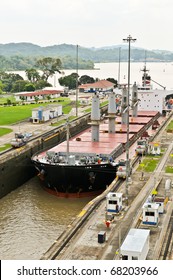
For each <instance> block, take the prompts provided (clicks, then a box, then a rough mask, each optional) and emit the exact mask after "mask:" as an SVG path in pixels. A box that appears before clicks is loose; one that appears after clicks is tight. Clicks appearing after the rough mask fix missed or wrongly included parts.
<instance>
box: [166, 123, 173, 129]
mask: <svg viewBox="0 0 173 280" xmlns="http://www.w3.org/2000/svg"><path fill="white" fill-rule="evenodd" d="M172 130H173V121H170V123H169V124H168V126H167V128H166V131H172Z"/></svg>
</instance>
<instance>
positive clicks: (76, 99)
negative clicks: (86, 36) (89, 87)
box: [76, 45, 78, 117]
mask: <svg viewBox="0 0 173 280" xmlns="http://www.w3.org/2000/svg"><path fill="white" fill-rule="evenodd" d="M76 117H78V45H77V46H76Z"/></svg>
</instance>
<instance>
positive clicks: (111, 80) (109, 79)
mask: <svg viewBox="0 0 173 280" xmlns="http://www.w3.org/2000/svg"><path fill="white" fill-rule="evenodd" d="M106 80H107V81H109V82H111V83H113V84H115V87H117V86H118V82H117V80H115V79H114V78H107V79H106Z"/></svg>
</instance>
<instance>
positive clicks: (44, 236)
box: [0, 177, 90, 260]
mask: <svg viewBox="0 0 173 280" xmlns="http://www.w3.org/2000/svg"><path fill="white" fill-rule="evenodd" d="M89 200H90V199H89V198H84V199H77V198H76V199H65V198H57V197H55V196H53V195H50V194H48V193H47V192H46V191H44V190H43V189H42V188H41V185H40V183H39V180H38V178H37V177H35V178H32V179H31V180H29V181H28V182H27V183H25V184H24V185H22V186H21V187H19V188H18V189H16V190H15V191H12V192H11V193H9V194H8V195H7V196H5V197H3V198H2V199H1V200H0V213H1V215H0V258H1V260H2V259H4V260H27V259H29V260H34V259H40V257H41V256H42V254H43V253H44V252H46V251H47V249H48V248H49V247H50V246H51V244H52V243H53V242H54V241H55V240H56V239H57V237H58V236H59V235H60V234H61V233H62V232H63V231H64V230H65V229H66V227H67V226H68V225H69V224H70V223H71V222H72V221H73V219H75V217H76V216H77V215H78V214H79V212H80V211H81V209H82V208H83V207H84V206H85V205H86V204H87V202H88V201H89Z"/></svg>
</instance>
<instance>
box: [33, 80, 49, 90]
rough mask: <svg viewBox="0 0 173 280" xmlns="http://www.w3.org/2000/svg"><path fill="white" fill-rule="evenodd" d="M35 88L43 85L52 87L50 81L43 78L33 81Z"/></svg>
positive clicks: (40, 87)
mask: <svg viewBox="0 0 173 280" xmlns="http://www.w3.org/2000/svg"><path fill="white" fill-rule="evenodd" d="M34 85H35V89H42V88H44V87H52V85H51V84H50V83H48V82H47V81H44V80H39V81H38V82H36V83H34Z"/></svg>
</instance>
